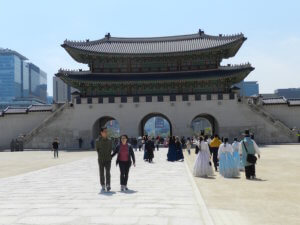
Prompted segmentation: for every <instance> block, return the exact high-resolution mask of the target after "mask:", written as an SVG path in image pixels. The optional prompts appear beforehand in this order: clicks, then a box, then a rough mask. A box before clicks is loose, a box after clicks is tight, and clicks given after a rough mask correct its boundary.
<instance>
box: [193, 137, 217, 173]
mask: <svg viewBox="0 0 300 225" xmlns="http://www.w3.org/2000/svg"><path fill="white" fill-rule="evenodd" d="M197 144H198V145H199V146H198V147H199V152H198V154H197V157H196V161H195V164H194V169H193V175H194V176H195V177H209V176H213V175H214V171H213V167H212V163H211V155H210V151H209V146H208V143H207V142H206V141H204V140H203V137H200V140H199V142H198V143H197Z"/></svg>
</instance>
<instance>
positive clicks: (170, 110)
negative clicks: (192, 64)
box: [26, 94, 294, 148]
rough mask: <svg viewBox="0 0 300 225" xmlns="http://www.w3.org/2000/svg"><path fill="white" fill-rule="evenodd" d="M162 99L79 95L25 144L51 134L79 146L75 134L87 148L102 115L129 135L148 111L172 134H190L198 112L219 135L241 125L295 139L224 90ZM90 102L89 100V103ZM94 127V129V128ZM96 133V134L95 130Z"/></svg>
mask: <svg viewBox="0 0 300 225" xmlns="http://www.w3.org/2000/svg"><path fill="white" fill-rule="evenodd" d="M163 99H164V101H163V102H158V101H157V100H158V99H157V97H156V96H153V98H152V102H146V98H145V97H140V100H139V102H133V99H132V98H127V102H126V103H121V99H120V98H118V97H116V98H115V100H114V103H109V100H108V98H104V99H103V103H98V99H97V98H93V99H87V98H81V101H78V103H79V102H80V104H76V102H74V105H73V106H68V107H66V108H65V109H64V111H63V112H62V113H61V114H60V115H59V116H58V117H57V118H56V119H55V120H54V121H52V122H51V123H49V124H48V125H47V126H46V127H45V128H44V129H42V130H41V131H40V133H39V134H38V135H37V136H35V137H34V138H33V139H32V141H31V142H30V143H28V144H27V145H26V147H29V148H50V147H51V142H52V140H53V138H54V137H59V138H60V143H61V147H62V148H78V138H79V137H81V138H82V139H83V141H84V142H83V147H84V148H89V147H90V142H91V140H92V138H93V132H96V131H95V126H94V125H95V123H97V121H98V120H99V119H100V118H102V117H112V118H114V119H116V120H118V122H119V124H120V132H121V133H122V134H127V135H128V136H129V137H137V136H139V135H141V127H140V124H141V121H142V120H143V118H144V117H145V116H147V115H149V114H155V113H157V114H162V115H164V116H165V117H167V118H168V119H169V121H170V122H171V123H172V128H173V135H178V136H189V135H191V133H192V131H191V122H192V120H193V119H194V118H195V117H197V116H198V115H201V114H205V115H210V116H212V117H213V118H214V119H215V121H216V124H217V130H216V132H217V133H219V135H220V136H223V137H229V138H230V140H232V139H233V138H234V137H241V134H242V132H243V131H244V129H246V128H249V129H251V131H252V132H254V133H255V138H256V140H257V142H258V143H279V142H280V143H287V142H292V141H294V139H293V138H291V137H290V136H289V135H288V134H287V133H285V132H282V130H280V128H279V127H276V126H275V125H274V124H273V123H271V122H270V121H267V120H266V119H265V118H264V117H262V116H261V115H259V114H257V113H254V112H253V111H251V110H250V108H249V106H248V105H247V104H245V103H243V102H239V101H238V100H237V99H236V97H235V98H234V99H231V98H230V97H229V95H226V94H224V95H223V97H222V100H221V99H220V97H219V96H218V95H212V96H211V100H208V99H207V96H206V95H203V96H201V100H200V101H197V100H195V98H194V96H189V101H183V100H182V96H176V101H170V99H169V96H164V98H163ZM88 102H89V104H88ZM93 129H94V131H93ZM94 135H95V134H94Z"/></svg>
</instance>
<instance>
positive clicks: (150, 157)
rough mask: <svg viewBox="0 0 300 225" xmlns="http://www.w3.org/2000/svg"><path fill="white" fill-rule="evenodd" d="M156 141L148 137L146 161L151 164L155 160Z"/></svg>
mask: <svg viewBox="0 0 300 225" xmlns="http://www.w3.org/2000/svg"><path fill="white" fill-rule="evenodd" d="M154 150H155V146H154V140H151V137H150V136H148V140H147V141H146V143H145V152H146V161H148V162H149V163H152V160H153V158H154Z"/></svg>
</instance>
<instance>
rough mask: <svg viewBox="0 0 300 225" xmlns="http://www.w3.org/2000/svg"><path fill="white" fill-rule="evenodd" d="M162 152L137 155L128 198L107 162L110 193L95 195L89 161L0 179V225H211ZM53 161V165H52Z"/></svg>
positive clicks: (186, 180) (180, 169)
mask: <svg viewBox="0 0 300 225" xmlns="http://www.w3.org/2000/svg"><path fill="white" fill-rule="evenodd" d="M166 153H167V151H166V149H162V150H161V151H159V152H155V158H154V163H153V164H149V163H145V162H144V161H143V160H142V157H143V155H142V154H143V153H142V152H137V153H136V158H137V167H135V168H134V167H131V169H130V175H129V182H128V186H129V188H130V191H129V192H128V193H122V192H120V191H119V190H120V187H119V168H118V167H116V166H115V158H114V160H113V162H112V170H111V173H112V192H110V193H104V194H103V193H100V192H99V190H100V185H99V175H98V164H97V158H96V157H95V156H92V157H86V158H84V159H81V160H78V161H74V162H70V163H66V164H62V165H56V166H53V167H49V168H45V169H41V170H37V171H34V172H30V173H25V174H22V175H18V176H14V177H8V178H2V179H0V224H5V225H8V224H30V225H35V224H59V225H65V224H72V225H77V224H82V225H83V224H84V225H87V224H105V225H108V224H142V225H151V224H160V225H173V224H174V225H175V224H178V225H200V224H211V219H210V218H209V215H208V213H207V209H206V206H205V204H204V202H203V201H202V198H201V195H200V193H199V192H198V189H197V188H196V185H195V183H194V181H193V179H191V174H189V172H188V170H187V168H186V165H185V163H183V162H174V163H171V162H167V161H166ZM53 160H55V159H53Z"/></svg>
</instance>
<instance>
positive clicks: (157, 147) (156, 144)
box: [155, 136, 160, 151]
mask: <svg viewBox="0 0 300 225" xmlns="http://www.w3.org/2000/svg"><path fill="white" fill-rule="evenodd" d="M159 142H160V137H159V136H157V137H156V140H155V147H156V150H157V151H159Z"/></svg>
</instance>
